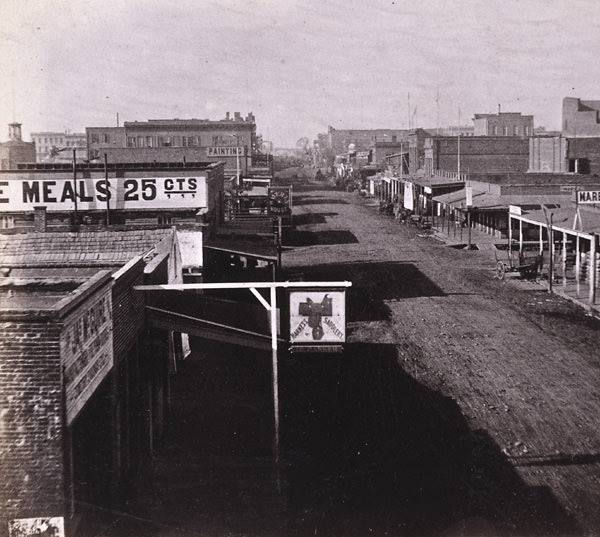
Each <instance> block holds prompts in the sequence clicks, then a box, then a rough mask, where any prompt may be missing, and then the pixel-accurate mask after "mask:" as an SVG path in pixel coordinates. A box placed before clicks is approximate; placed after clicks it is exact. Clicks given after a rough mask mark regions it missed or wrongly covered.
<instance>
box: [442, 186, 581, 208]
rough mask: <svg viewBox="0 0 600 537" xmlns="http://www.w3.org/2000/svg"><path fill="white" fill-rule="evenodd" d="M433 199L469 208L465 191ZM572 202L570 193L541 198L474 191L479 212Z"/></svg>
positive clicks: (538, 196)
mask: <svg viewBox="0 0 600 537" xmlns="http://www.w3.org/2000/svg"><path fill="white" fill-rule="evenodd" d="M433 199H434V200H435V201H437V202H438V203H441V204H443V205H450V206H451V207H453V208H455V209H466V208H467V199H466V194H465V191H464V189H461V190H458V191H456V192H450V193H448V194H442V195H440V196H435V197H434V198H433ZM570 202H571V194H570V193H569V194H567V193H565V194H552V195H546V196H540V195H517V194H504V195H497V194H491V193H490V192H481V191H479V192H478V191H473V208H475V209H477V210H479V211H508V206H509V205H518V206H520V207H530V208H541V206H542V205H546V206H547V207H553V208H554V207H560V206H564V205H568V204H570Z"/></svg>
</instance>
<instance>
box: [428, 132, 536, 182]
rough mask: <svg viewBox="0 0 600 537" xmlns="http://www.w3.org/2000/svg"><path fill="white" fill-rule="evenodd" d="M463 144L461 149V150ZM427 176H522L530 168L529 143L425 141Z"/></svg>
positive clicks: (471, 138) (509, 140) (517, 140)
mask: <svg viewBox="0 0 600 537" xmlns="http://www.w3.org/2000/svg"><path fill="white" fill-rule="evenodd" d="M459 143H460V149H459ZM424 152H425V173H426V174H427V175H434V174H436V173H443V174H455V173H457V171H458V168H459V159H460V171H461V174H470V173H490V174H493V173H506V172H509V173H518V172H526V171H527V169H528V166H529V140H528V139H527V138H523V137H520V136H519V137H516V136H513V137H509V136H507V137H504V136H485V137H483V136H469V137H464V138H463V137H461V138H460V142H459V139H458V137H455V136H452V137H449V136H443V137H442V136H440V137H437V136H436V137H432V138H428V139H427V140H426V141H425V149H424Z"/></svg>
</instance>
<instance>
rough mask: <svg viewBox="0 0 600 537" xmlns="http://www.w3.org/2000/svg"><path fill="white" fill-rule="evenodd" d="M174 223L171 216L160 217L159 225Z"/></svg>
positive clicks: (162, 215)
mask: <svg viewBox="0 0 600 537" xmlns="http://www.w3.org/2000/svg"><path fill="white" fill-rule="evenodd" d="M172 223H173V217H172V216H171V215H169V214H161V215H159V217H158V224H159V225H169V224H172Z"/></svg>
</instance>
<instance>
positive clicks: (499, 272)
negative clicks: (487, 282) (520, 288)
mask: <svg viewBox="0 0 600 537" xmlns="http://www.w3.org/2000/svg"><path fill="white" fill-rule="evenodd" d="M505 274H506V267H505V266H504V263H503V262H502V261H498V263H496V278H498V279H499V280H503V279H504V275H505Z"/></svg>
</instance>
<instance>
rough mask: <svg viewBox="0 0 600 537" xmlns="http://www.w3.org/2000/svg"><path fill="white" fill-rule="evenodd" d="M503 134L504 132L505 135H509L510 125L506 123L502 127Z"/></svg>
mask: <svg viewBox="0 0 600 537" xmlns="http://www.w3.org/2000/svg"><path fill="white" fill-rule="evenodd" d="M502 134H504V136H508V127H507V126H506V125H504V127H502Z"/></svg>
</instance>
